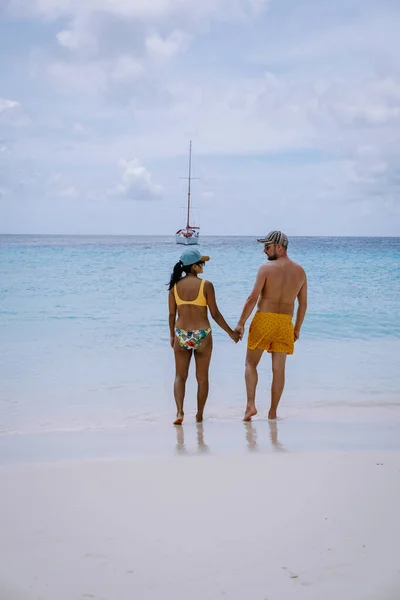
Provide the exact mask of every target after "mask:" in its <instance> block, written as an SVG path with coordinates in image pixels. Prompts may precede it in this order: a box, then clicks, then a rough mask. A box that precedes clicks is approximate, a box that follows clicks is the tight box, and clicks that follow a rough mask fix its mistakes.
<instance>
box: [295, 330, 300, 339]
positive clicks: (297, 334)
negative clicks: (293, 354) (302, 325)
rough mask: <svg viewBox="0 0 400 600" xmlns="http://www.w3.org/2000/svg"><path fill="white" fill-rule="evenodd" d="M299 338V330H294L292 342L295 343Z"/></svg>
mask: <svg viewBox="0 0 400 600" xmlns="http://www.w3.org/2000/svg"><path fill="white" fill-rule="evenodd" d="M299 337H300V329H295V330H294V341H295V342H297V340H298V339H299Z"/></svg>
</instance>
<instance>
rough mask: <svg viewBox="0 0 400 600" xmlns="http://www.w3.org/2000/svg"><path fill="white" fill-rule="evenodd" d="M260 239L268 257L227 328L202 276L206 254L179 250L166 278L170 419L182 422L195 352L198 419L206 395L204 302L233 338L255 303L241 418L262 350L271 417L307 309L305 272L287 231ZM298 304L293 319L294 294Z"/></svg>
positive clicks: (248, 414) (208, 337)
mask: <svg viewBox="0 0 400 600" xmlns="http://www.w3.org/2000/svg"><path fill="white" fill-rule="evenodd" d="M257 241H258V242H260V243H262V244H264V253H265V254H266V255H267V258H268V262H267V263H264V264H262V265H261V267H260V268H259V270H258V273H257V277H256V281H255V284H254V287H253V290H252V291H251V293H250V295H249V297H248V298H247V300H246V302H245V304H244V306H243V310H242V314H241V316H240V319H239V321H238V324H237V325H236V327H235V329H231V327H229V325H228V324H227V322H226V321H225V319H224V317H223V316H222V314H221V313H220V311H219V310H218V306H217V302H216V298H215V291H214V286H213V284H212V283H211V281H207V280H205V279H201V278H200V277H199V275H200V274H201V273H203V268H204V265H205V263H206V262H207V261H208V260H210V257H209V256H202V255H201V254H200V252H199V251H198V250H196V249H188V250H185V252H183V254H182V256H181V258H180V260H179V262H177V263H176V265H175V267H174V269H173V272H172V275H171V280H170V282H169V287H168V289H169V294H168V306H169V329H170V343H171V347H172V348H173V350H174V355H175V382H174V396H175V402H176V408H177V415H176V420H175V421H174V425H181V424H182V422H183V418H184V411H183V403H184V399H185V387H186V380H187V377H188V372H189V365H190V360H191V358H192V355H193V354H194V358H195V362H196V379H197V385H198V388H197V414H196V421H197V422H198V423H201V422H202V420H203V412H204V406H205V404H206V401H207V397H208V389H209V382H208V371H209V366H210V360H211V354H212V333H211V327H210V322H209V320H208V313H207V308H208V309H209V310H210V314H211V316H212V318H213V319H214V321H215V322H216V323H217V325H219V326H220V327H221V328H222V329H223V330H224V331H226V333H227V334H228V335H229V337H230V338H231V339H232V340H233V341H234V342H235V344H236V343H237V342H238V341H239V340H241V339H243V336H244V328H245V324H246V321H247V319H248V318H249V317H250V315H251V313H252V312H253V309H254V307H255V305H256V304H257V312H256V313H255V315H254V317H253V320H252V322H251V325H250V329H249V335H248V341H247V353H246V367H245V380H246V393H247V405H246V410H245V414H244V418H243V420H244V421H250V420H251V418H252V417H253V416H254V415H256V414H257V409H256V404H255V396H256V387H257V381H258V373H257V366H258V363H259V362H260V359H261V356H262V354H263V352H264V350H266V351H267V352H269V353H270V354H271V358H272V385H271V405H270V409H269V412H268V418H269V419H276V411H277V408H278V404H279V401H280V399H281V396H282V392H283V388H284V385H285V365H286V356H287V355H288V354H293V352H294V342H295V341H296V340H298V339H299V336H300V329H301V326H302V324H303V321H304V316H305V314H306V310H307V278H306V274H305V271H304V269H303V267H301V266H300V265H298V264H296V263H295V262H293V261H292V260H291V259H290V258H289V256H288V254H287V248H288V243H289V241H288V237H287V235H285V234H284V233H282V232H281V231H270V232H269V233H268V234H267V235H266V236H265V237H264V238H261V239H258V240H257ZM296 298H297V301H298V307H297V312H296V319H295V323H294V325H293V323H292V317H293V313H294V305H295V300H296Z"/></svg>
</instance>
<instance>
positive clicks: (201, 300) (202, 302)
mask: <svg viewBox="0 0 400 600" xmlns="http://www.w3.org/2000/svg"><path fill="white" fill-rule="evenodd" d="M205 282H206V280H205V279H202V280H201V283H200V289H199V293H198V295H197V298H196V299H195V300H181V299H180V298H179V296H178V291H177V289H176V284H175V285H174V296H175V302H176V304H177V305H178V306H180V305H181V304H193V306H207V300H206V297H205V295H204V284H205Z"/></svg>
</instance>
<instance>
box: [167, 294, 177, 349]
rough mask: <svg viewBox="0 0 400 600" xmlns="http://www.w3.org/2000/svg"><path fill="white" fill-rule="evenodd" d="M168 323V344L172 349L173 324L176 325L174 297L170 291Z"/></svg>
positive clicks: (173, 341)
mask: <svg viewBox="0 0 400 600" xmlns="http://www.w3.org/2000/svg"><path fill="white" fill-rule="evenodd" d="M168 311H169V315H168V322H169V342H170V344H171V348H173V347H174V343H175V323H176V301H175V296H174V290H173V289H172V290H171V291H170V292H169V294H168Z"/></svg>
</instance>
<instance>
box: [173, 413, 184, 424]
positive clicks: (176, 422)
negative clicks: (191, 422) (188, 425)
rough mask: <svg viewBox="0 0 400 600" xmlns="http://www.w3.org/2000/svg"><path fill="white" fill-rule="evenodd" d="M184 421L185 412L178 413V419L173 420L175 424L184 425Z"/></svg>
mask: <svg viewBox="0 0 400 600" xmlns="http://www.w3.org/2000/svg"><path fill="white" fill-rule="evenodd" d="M182 423H183V413H177V415H176V419H175V421H174V422H173V425H182Z"/></svg>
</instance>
